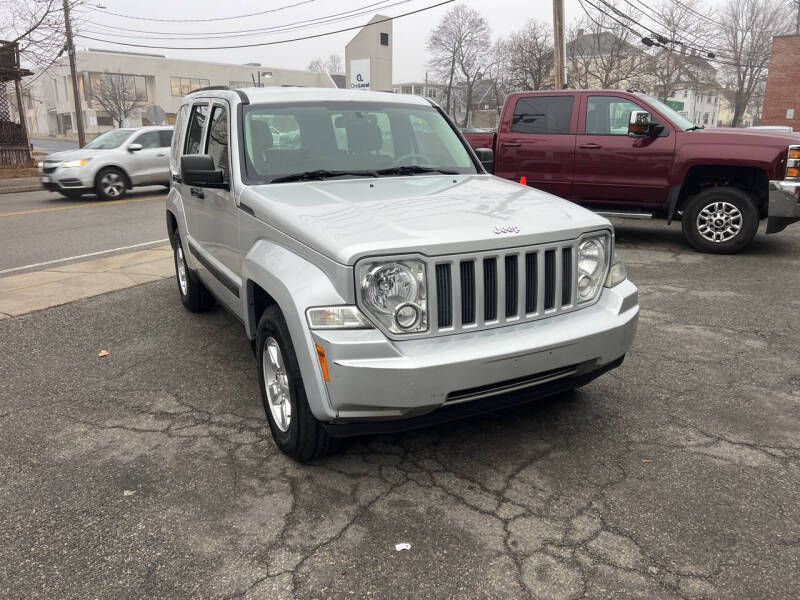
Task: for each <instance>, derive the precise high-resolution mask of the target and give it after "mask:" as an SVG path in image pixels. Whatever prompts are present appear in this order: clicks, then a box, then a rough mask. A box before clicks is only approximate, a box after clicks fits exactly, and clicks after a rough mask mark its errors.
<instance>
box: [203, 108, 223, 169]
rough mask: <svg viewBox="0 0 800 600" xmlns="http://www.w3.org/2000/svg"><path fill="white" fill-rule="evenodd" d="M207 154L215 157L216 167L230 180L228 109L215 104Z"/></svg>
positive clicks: (209, 128) (209, 129) (209, 130)
mask: <svg viewBox="0 0 800 600" xmlns="http://www.w3.org/2000/svg"><path fill="white" fill-rule="evenodd" d="M206 154H208V155H209V156H210V157H211V158H213V159H214V167H215V168H217V169H220V170H221V171H222V176H223V179H224V180H225V181H226V182H227V181H228V109H227V108H225V107H224V106H220V105H215V106H214V110H213V111H212V112H211V125H209V127H208V144H207V145H206Z"/></svg>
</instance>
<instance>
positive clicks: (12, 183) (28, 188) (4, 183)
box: [0, 177, 43, 194]
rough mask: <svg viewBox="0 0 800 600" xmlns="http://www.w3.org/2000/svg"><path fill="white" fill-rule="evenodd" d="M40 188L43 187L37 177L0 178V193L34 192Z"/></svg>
mask: <svg viewBox="0 0 800 600" xmlns="http://www.w3.org/2000/svg"><path fill="white" fill-rule="evenodd" d="M41 189H43V188H42V184H41V183H40V182H39V178H38V177H15V178H14V179H0V194H15V193H17V192H35V191H36V190H41Z"/></svg>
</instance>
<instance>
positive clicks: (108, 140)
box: [84, 129, 135, 150]
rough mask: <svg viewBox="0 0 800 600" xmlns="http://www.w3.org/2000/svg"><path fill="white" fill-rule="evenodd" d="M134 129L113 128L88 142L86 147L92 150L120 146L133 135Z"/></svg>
mask: <svg viewBox="0 0 800 600" xmlns="http://www.w3.org/2000/svg"><path fill="white" fill-rule="evenodd" d="M134 131H135V130H134V129H112V130H111V131H106V132H105V133H104V134H103V135H99V136H97V137H96V138H94V139H93V140H92V141H91V142H89V143H88V144H86V145H85V146H84V148H90V149H92V150H111V149H112V148H119V147H120V146H121V145H122V143H123V142H124V141H125V140H127V139H128V138H129V137H131V134H132V133H133V132H134Z"/></svg>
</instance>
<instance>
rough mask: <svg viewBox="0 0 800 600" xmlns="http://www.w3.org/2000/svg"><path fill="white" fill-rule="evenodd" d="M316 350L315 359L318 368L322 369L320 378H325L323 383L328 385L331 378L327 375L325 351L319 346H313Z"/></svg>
mask: <svg viewBox="0 0 800 600" xmlns="http://www.w3.org/2000/svg"><path fill="white" fill-rule="evenodd" d="M314 346H315V347H316V349H317V358H318V359H319V367H320V369H322V377H324V378H325V383H330V381H331V378H330V375H329V374H328V360H327V359H326V358H325V350H324V349H323V348H322V346H320V345H319V344H314Z"/></svg>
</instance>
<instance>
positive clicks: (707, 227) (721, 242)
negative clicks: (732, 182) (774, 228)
mask: <svg viewBox="0 0 800 600" xmlns="http://www.w3.org/2000/svg"><path fill="white" fill-rule="evenodd" d="M758 220H759V219H758V208H757V207H756V204H755V202H753V200H752V198H751V196H750V195H749V194H748V193H747V192H744V191H742V190H740V189H737V188H731V187H719V188H711V189H708V190H705V191H704V192H701V193H699V194H697V195H696V196H694V197H693V198H692V199H691V200H689V202H688V203H687V204H686V208H685V209H684V212H683V219H682V220H681V226H682V228H683V236H684V237H685V238H686V241H687V242H689V244H690V245H691V246H692V247H693V248H694V249H695V250H699V251H700V252H709V253H713V254H733V253H734V252H739V251H740V250H741V249H742V248H744V247H745V246H747V244H749V243H750V242H751V241H752V239H753V237H754V236H755V235H756V231H757V230H758Z"/></svg>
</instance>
